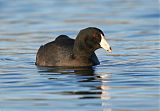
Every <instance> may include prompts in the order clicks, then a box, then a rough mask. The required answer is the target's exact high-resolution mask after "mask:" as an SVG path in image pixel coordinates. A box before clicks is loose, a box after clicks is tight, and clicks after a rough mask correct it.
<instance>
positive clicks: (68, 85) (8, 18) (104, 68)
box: [0, 0, 160, 111]
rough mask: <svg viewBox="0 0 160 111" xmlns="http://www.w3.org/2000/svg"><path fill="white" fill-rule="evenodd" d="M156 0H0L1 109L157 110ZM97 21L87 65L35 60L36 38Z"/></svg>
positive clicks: (45, 38) (71, 33) (70, 31)
mask: <svg viewBox="0 0 160 111" xmlns="http://www.w3.org/2000/svg"><path fill="white" fill-rule="evenodd" d="M158 5H159V2H158V0H81V1H78V0H57V1H51V0H32V1H31V0H28V1H24V0H12V1H11V0H10V1H9V0H0V26H1V27H0V111H158V110H159V109H160V106H159V105H160V103H159V102H160V101H159V92H160V90H159V74H160V70H159V68H160V67H159V66H160V62H159V60H160V57H159V55H160V51H159V49H160V45H159V10H158ZM88 26H95V27H99V28H100V29H102V30H103V31H104V33H105V35H106V37H107V38H108V42H109V43H110V45H111V46H112V49H113V53H112V54H108V53H106V52H105V51H104V50H103V49H99V50H97V51H96V53H97V56H98V58H99V60H100V61H101V64H100V65H98V66H94V67H90V68H75V69H74V68H65V67H62V68H56V67H55V68H42V67H36V66H35V65H34V62H35V55H36V52H37V49H38V48H39V46H40V45H41V44H44V43H46V42H49V41H51V40H54V39H55V37H56V36H58V35H60V34H67V35H69V36H70V37H72V38H75V37H76V35H77V33H78V31H79V30H80V29H82V28H86V27H88Z"/></svg>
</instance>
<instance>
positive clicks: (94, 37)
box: [36, 27, 112, 67]
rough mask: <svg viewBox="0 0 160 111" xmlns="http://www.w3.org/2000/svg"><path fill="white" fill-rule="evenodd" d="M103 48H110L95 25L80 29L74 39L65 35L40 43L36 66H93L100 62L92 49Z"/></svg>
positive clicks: (109, 49)
mask: <svg viewBox="0 0 160 111" xmlns="http://www.w3.org/2000/svg"><path fill="white" fill-rule="evenodd" d="M99 48H104V49H105V50H107V51H108V52H111V51H112V49H111V47H110V46H109V44H108V43H107V41H106V39H105V37H104V33H103V32H102V31H101V30H100V29H98V28H95V27H88V28H85V29H82V30H81V31H80V32H79V34H78V35H77V37H76V39H75V40H74V39H71V38H69V37H68V36H66V35H60V36H58V37H57V38H56V39H55V41H52V42H49V43H47V44H45V45H42V46H41V47H40V48H39V50H38V52H37V55H36V65H38V66H72V67H79V66H93V65H98V64H100V62H99V60H98V58H97V56H96V54H95V53H94V51H95V50H96V49H99Z"/></svg>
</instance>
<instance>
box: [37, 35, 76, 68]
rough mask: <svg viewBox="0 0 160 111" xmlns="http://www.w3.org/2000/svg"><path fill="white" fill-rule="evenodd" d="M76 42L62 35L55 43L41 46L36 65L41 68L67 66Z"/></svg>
mask: <svg viewBox="0 0 160 111" xmlns="http://www.w3.org/2000/svg"><path fill="white" fill-rule="evenodd" d="M74 41H75V40H74V39H71V38H69V37H68V36H66V35H60V36H58V37H57V38H56V39H55V41H52V42H49V43H47V44H45V45H43V46H41V47H40V48H39V50H38V53H37V56H36V64H37V65H40V66H60V65H65V64H66V62H68V61H69V59H70V56H71V54H72V50H73V46H74Z"/></svg>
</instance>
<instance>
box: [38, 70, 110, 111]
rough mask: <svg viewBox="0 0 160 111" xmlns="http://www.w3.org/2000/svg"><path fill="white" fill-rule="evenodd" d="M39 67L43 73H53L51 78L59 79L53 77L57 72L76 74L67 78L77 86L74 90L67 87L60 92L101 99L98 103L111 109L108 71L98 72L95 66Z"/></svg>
mask: <svg viewBox="0 0 160 111" xmlns="http://www.w3.org/2000/svg"><path fill="white" fill-rule="evenodd" d="M38 69H39V72H41V74H43V75H44V74H46V75H47V74H49V75H51V76H49V78H48V79H49V80H57V79H54V78H55V77H52V75H53V76H55V75H56V74H58V76H63V75H66V74H67V75H74V77H72V78H66V82H70V83H72V84H73V85H76V88H74V89H73V90H72V89H66V88H65V90H63V91H59V92H58V94H60V95H70V96H74V95H77V96H78V99H89V100H91V99H98V100H99V99H100V100H101V101H99V103H97V104H96V105H98V106H101V107H102V109H103V111H111V109H110V107H111V106H110V104H109V103H108V102H107V100H109V99H110V96H109V94H108V89H110V88H109V86H107V85H106V80H107V78H108V76H105V75H107V73H104V74H103V73H101V74H98V73H99V72H98V73H96V72H95V68H94V67H38ZM56 76H57V75H56ZM75 78H76V79H75ZM55 82H56V81H55ZM61 87H65V86H61ZM53 94H55V93H53ZM94 105H95V103H94Z"/></svg>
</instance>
